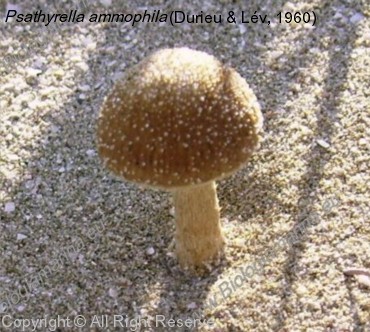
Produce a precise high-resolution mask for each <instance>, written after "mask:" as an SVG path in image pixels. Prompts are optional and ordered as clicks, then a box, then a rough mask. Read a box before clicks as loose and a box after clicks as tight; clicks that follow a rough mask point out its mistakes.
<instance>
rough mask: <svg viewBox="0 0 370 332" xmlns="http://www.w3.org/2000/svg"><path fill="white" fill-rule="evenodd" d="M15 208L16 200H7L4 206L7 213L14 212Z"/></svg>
mask: <svg viewBox="0 0 370 332" xmlns="http://www.w3.org/2000/svg"><path fill="white" fill-rule="evenodd" d="M14 210H15V204H14V202H7V203H5V208H4V211H5V212H7V213H11V212H14Z"/></svg>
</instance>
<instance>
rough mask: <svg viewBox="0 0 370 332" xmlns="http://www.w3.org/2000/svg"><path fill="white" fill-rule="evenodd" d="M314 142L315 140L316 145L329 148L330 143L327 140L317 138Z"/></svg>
mask: <svg viewBox="0 0 370 332" xmlns="http://www.w3.org/2000/svg"><path fill="white" fill-rule="evenodd" d="M316 142H317V144H318V145H320V146H321V147H322V148H324V149H329V148H330V144H329V143H328V142H326V141H324V140H323V139H318V140H317V141H316Z"/></svg>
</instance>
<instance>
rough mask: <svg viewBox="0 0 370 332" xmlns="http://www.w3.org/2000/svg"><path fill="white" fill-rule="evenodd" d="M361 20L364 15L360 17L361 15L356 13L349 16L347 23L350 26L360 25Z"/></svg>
mask: <svg viewBox="0 0 370 332" xmlns="http://www.w3.org/2000/svg"><path fill="white" fill-rule="evenodd" d="M363 19H364V15H362V14H361V13H356V14H354V15H352V16H351V18H350V19H349V21H350V22H351V23H352V24H357V23H360V22H361V21H362V20H363Z"/></svg>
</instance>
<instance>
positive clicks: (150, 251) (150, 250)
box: [146, 247, 155, 255]
mask: <svg viewBox="0 0 370 332" xmlns="http://www.w3.org/2000/svg"><path fill="white" fill-rule="evenodd" d="M146 253H147V254H148V255H154V253H155V250H154V248H153V247H149V248H148V249H147V250H146Z"/></svg>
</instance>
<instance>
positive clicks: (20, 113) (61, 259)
mask: <svg viewBox="0 0 370 332" xmlns="http://www.w3.org/2000/svg"><path fill="white" fill-rule="evenodd" d="M109 2H110V1H101V3H104V4H105V5H106V6H107V7H105V9H104V7H102V6H100V7H99V8H98V7H96V6H95V7H93V6H92V5H90V4H89V2H88V1H86V0H85V2H84V3H85V5H83V3H82V1H81V2H80V4H79V5H80V6H79V7H80V10H81V11H82V12H84V13H86V15H87V14H89V13H94V12H104V11H110V12H115V11H121V12H135V11H136V12H137V11H140V10H141V11H143V10H144V9H145V8H146V9H148V10H152V11H153V10H158V9H160V10H161V11H162V10H163V11H164V12H165V11H167V12H169V11H171V10H183V11H189V12H191V13H194V14H197V13H200V12H201V11H203V12H204V13H209V14H212V15H213V14H219V13H222V14H223V16H224V17H225V20H226V18H227V16H228V15H227V14H228V12H229V11H234V12H235V13H239V15H240V13H241V11H242V10H243V11H245V13H246V14H249V17H250V16H251V15H253V13H254V12H255V11H257V14H261V15H264V14H268V16H269V17H271V22H270V25H268V24H266V23H265V24H262V23H255V24H252V23H249V24H247V23H244V24H242V23H238V24H232V23H231V24H227V23H223V24H217V23H204V24H190V23H183V24H178V25H176V26H171V25H170V24H167V23H143V24H137V25H135V26H134V27H132V26H131V25H130V24H121V23H89V22H85V23H65V24H62V25H61V24H58V23H51V24H50V25H49V27H46V28H45V27H44V28H43V27H42V24H40V23H17V22H15V21H13V22H12V23H4V21H3V20H2V22H1V23H0V34H1V36H2V37H1V38H0V52H1V55H2V56H1V59H2V60H1V61H0V73H1V75H0V97H1V98H0V120H1V121H0V135H1V140H0V181H1V185H0V248H1V250H0V252H1V256H0V311H2V312H3V314H1V317H4V316H5V315H8V314H10V315H11V316H10V317H9V316H7V319H8V320H7V321H6V322H5V323H6V324H7V323H9V322H12V323H14V322H15V319H20V322H23V323H24V324H26V320H25V319H32V318H33V319H37V318H40V319H41V318H44V317H48V319H50V318H56V317H57V315H60V317H61V318H64V319H67V318H68V317H70V318H71V321H73V318H74V317H76V316H77V315H84V317H85V318H86V321H87V322H86V325H85V326H84V327H83V328H82V329H81V331H115V330H121V331H128V330H129V327H130V324H131V329H132V330H134V327H133V326H134V323H135V322H136V321H138V320H139V319H141V321H140V322H141V325H142V326H141V331H172V330H173V331H182V330H194V331H196V330H199V331H207V330H212V331H312V332H316V331H338V332H339V331H370V285H369V283H370V281H369V276H368V275H367V274H366V273H368V271H369V270H370V227H369V212H370V207H369V206H370V203H369V202H370V190H369V189H370V184H369V183H370V181H369V180H370V172H369V166H370V156H369V149H370V139H369V137H370V100H369V91H370V85H369V82H370V20H369V15H370V6H369V4H366V3H367V1H365V0H364V1H338V0H334V1H318V0H316V1H307V0H303V1H300V2H296V1H292V2H285V1H265V2H262V1H254V0H253V1H248V2H245V1H206V2H202V4H199V2H197V1H193V0H192V1H187V3H186V6H184V4H183V2H180V1H161V0H156V1H151V2H149V1H141V3H140V6H138V5H137V4H135V2H134V1H125V2H124V4H123V5H121V6H120V9H119V10H118V9H117V8H116V9H114V7H112V6H109ZM6 5H7V4H6V3H5V2H2V3H1V6H0V9H1V11H2V13H4V14H5V8H6ZM8 6H9V4H8ZM17 6H19V8H17V7H16V8H17V9H18V10H19V11H21V10H23V11H24V12H32V11H34V10H36V9H37V8H38V9H39V8H42V9H44V10H45V11H47V10H49V11H50V12H62V9H64V10H65V11H69V10H70V9H72V7H73V6H72V3H71V2H63V5H62V4H59V9H58V10H55V7H53V6H51V5H49V6H47V5H46V4H45V1H38V2H36V1H23V2H22V3H21V4H19V5H17ZM8 8H10V7H8ZM53 8H54V9H53ZM281 11H283V12H286V11H289V12H295V11H301V12H305V11H310V12H311V11H314V12H315V13H316V15H317V21H316V23H315V25H314V26H312V25H311V24H302V23H298V24H297V23H294V24H292V23H291V24H288V23H281V24H279V23H278V21H277V20H278V18H277V17H276V15H277V14H278V13H279V12H281ZM174 46H187V47H190V48H194V49H197V50H201V51H206V52H208V53H210V54H213V55H215V56H216V57H217V58H219V59H220V60H221V61H223V62H224V63H226V64H229V65H231V66H233V67H234V68H235V69H236V70H237V71H238V72H239V73H240V74H241V75H242V76H243V77H244V78H245V79H246V80H247V82H248V83H249V85H250V86H251V88H252V89H253V90H254V92H255V94H256V96H257V98H258V100H259V101H260V104H261V108H262V111H263V114H264V119H265V123H264V130H265V134H264V139H263V142H262V144H261V147H260V149H259V150H258V151H257V152H256V153H255V154H254V156H253V158H252V159H251V160H250V163H248V165H247V166H246V167H245V168H244V169H242V170H241V171H239V172H238V173H237V174H235V175H234V176H232V177H230V178H227V179H224V180H222V181H220V182H219V184H218V194H219V199H220V206H221V208H222V210H221V215H222V225H223V229H224V232H225V235H226V237H227V248H226V254H225V258H224V259H223V260H222V262H221V263H220V264H219V265H218V266H216V267H212V268H211V272H210V273H209V274H208V275H206V276H198V277H197V276H194V275H192V274H190V273H188V272H186V271H182V270H181V269H180V268H179V267H178V265H177V262H176V259H175V257H174V255H173V244H172V238H173V234H174V217H173V210H172V203H171V200H170V195H169V194H168V193H165V192H161V191H154V190H148V189H142V188H139V187H138V186H136V185H134V184H131V183H128V182H124V181H121V180H120V179H118V178H115V177H113V176H112V175H111V174H110V173H109V172H107V170H105V169H104V168H103V166H102V164H101V163H100V161H99V158H98V155H97V152H96V146H95V125H96V118H97V115H98V112H99V108H100V105H101V103H102V101H103V98H104V96H105V95H106V94H107V93H108V91H109V90H110V88H111V87H112V86H113V84H114V82H115V81H116V80H117V78H118V77H120V76H121V75H122V73H124V71H125V70H126V69H127V68H129V67H130V66H132V65H133V64H135V63H137V62H138V61H139V60H141V59H142V58H143V57H144V56H145V55H147V54H150V53H151V52H152V51H154V50H156V49H159V48H164V47H174ZM353 268H357V269H362V270H361V271H362V272H360V273H359V274H356V273H351V271H348V269H353ZM352 272H353V271H352ZM103 314H106V315H108V317H109V324H107V325H108V326H107V327H99V326H98V325H97V324H95V325H94V324H93V325H91V320H92V319H94V317H95V318H96V319H97V318H99V317H100V316H99V317H98V316H94V315H103ZM200 314H203V315H204V319H205V320H207V322H209V321H208V320H210V322H211V323H212V324H211V323H209V324H208V325H207V324H206V323H203V324H201V325H202V326H199V324H198V327H191V328H188V329H184V327H179V326H177V327H170V325H171V322H169V320H170V318H171V317H172V318H174V319H175V320H176V321H175V323H174V324H178V325H179V324H180V323H179V322H180V321H179V320H180V319H182V320H184V319H186V318H188V319H193V321H194V318H196V317H198V316H197V315H200ZM114 315H121V318H126V319H127V320H126V322H127V323H129V324H128V325H127V324H126V327H124V328H121V329H118V328H117V327H116V328H115V327H114V324H113V323H114ZM161 317H164V319H165V321H163V320H162V321H161ZM116 318H117V319H118V318H119V317H116ZM22 319H23V321H22ZM156 319H157V326H155V323H156ZM158 320H159V321H158ZM145 322H147V325H148V326H147V327H145ZM3 323H4V322H1V323H0V324H3ZM49 323H50V322H49ZM65 323H66V324H67V322H65ZM121 323H122V321H121ZM198 323H199V322H198ZM60 324H61V322H60ZM149 325H150V326H149ZM163 325H165V326H163ZM211 325H212V326H213V327H211ZM3 329H4V324H3V325H2V327H1V330H3ZM10 330H15V328H14V325H13V329H10ZM30 330H31V329H30V328H27V329H26V331H30ZM40 330H46V329H43V328H41V329H40ZM137 330H139V329H137ZM60 331H78V328H77V327H76V326H72V325H71V326H70V327H69V328H67V327H63V326H60Z"/></svg>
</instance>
